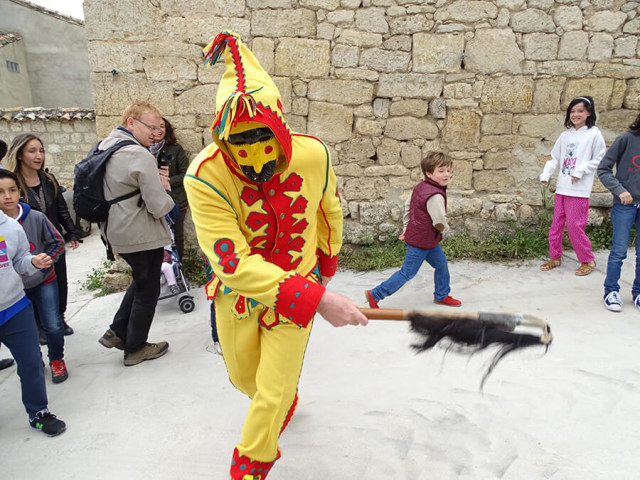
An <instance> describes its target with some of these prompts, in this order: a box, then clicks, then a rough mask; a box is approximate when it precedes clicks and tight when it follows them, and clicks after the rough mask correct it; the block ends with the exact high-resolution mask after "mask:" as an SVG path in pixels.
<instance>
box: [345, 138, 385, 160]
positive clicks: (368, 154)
mask: <svg viewBox="0 0 640 480" xmlns="http://www.w3.org/2000/svg"><path fill="white" fill-rule="evenodd" d="M375 154H376V149H375V147H374V146H373V141H372V140H371V138H370V137H357V138H353V139H351V140H347V141H346V142H344V143H343V144H341V145H340V151H339V153H338V155H339V157H340V163H361V162H365V161H367V160H370V159H371V158H372V157H374V156H375Z"/></svg>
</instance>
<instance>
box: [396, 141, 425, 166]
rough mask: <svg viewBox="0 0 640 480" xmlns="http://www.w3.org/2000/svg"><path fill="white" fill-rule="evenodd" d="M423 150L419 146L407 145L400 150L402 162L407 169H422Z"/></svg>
mask: <svg viewBox="0 0 640 480" xmlns="http://www.w3.org/2000/svg"><path fill="white" fill-rule="evenodd" d="M421 161H422V150H421V149H420V147H419V146H417V145H413V144H411V143H407V144H405V145H403V146H402V149H401V150H400V162H401V163H402V165H404V166H405V167H407V168H416V167H418V168H419V167H420V162H421Z"/></svg>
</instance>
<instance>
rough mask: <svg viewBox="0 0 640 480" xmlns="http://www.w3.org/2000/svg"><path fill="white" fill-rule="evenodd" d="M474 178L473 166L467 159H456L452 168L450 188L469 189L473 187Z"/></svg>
mask: <svg viewBox="0 0 640 480" xmlns="http://www.w3.org/2000/svg"><path fill="white" fill-rule="evenodd" d="M472 178H473V166H472V165H471V162H467V161H465V160H454V161H453V165H452V168H451V181H450V183H449V185H450V188H452V189H456V190H468V189H470V188H471V180H472Z"/></svg>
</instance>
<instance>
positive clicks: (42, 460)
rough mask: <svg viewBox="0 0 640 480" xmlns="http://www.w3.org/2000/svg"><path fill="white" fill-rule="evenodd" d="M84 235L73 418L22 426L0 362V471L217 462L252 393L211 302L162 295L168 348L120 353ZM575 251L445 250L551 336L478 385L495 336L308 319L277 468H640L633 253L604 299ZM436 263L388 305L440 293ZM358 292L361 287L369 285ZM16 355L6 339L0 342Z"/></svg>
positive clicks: (373, 279) (109, 475) (53, 398)
mask: <svg viewBox="0 0 640 480" xmlns="http://www.w3.org/2000/svg"><path fill="white" fill-rule="evenodd" d="M102 252H103V250H102V246H101V244H100V242H99V240H98V238H97V237H95V236H91V237H89V238H88V239H87V241H86V242H85V243H84V244H83V245H82V246H81V247H80V249H78V250H76V251H70V252H69V258H68V261H69V270H70V275H69V276H70V279H71V282H72V288H71V303H70V306H69V312H68V321H69V323H70V324H71V325H72V326H73V327H74V328H75V330H76V333H75V335H73V336H71V337H67V343H66V355H65V357H66V361H67V365H68V367H69V371H70V377H69V379H68V380H67V381H66V382H65V383H62V384H59V385H53V384H52V383H51V381H50V379H49V378H48V379H47V388H48V392H49V400H50V407H51V410H52V411H53V412H54V413H55V414H57V415H58V416H59V417H60V418H62V419H64V420H65V421H66V422H67V424H68V429H67V432H65V433H64V434H63V435H61V436H60V437H56V438H47V437H45V436H44V435H42V434H41V433H39V432H36V431H35V430H32V429H30V428H29V426H28V425H27V421H26V415H25V413H24V410H23V407H22V404H21V403H20V400H19V382H18V378H17V375H16V373H15V367H13V368H11V369H9V370H4V371H2V372H0V405H2V408H1V409H0V478H2V479H7V480H9V479H20V480H22V479H29V480H38V479H43V480H44V479H66V480H74V479H78V480H80V479H82V480H86V479H105V480H107V479H108V480H111V479H143V478H144V479H161V480H162V479H172V480H173V479H176V478H185V479H205V478H207V479H215V480H220V479H225V480H226V478H227V475H226V473H227V471H228V464H229V459H230V455H231V451H232V449H233V446H234V445H235V443H236V442H237V440H238V438H239V433H240V428H241V425H242V421H243V418H244V414H245V411H246V408H247V406H248V400H247V399H245V398H244V397H243V396H242V395H241V394H240V393H238V392H237V391H236V390H234V388H233V387H232V386H231V385H230V384H229V382H228V380H227V376H226V372H225V368H224V363H223V359H222V358H221V357H220V356H218V355H215V354H213V353H211V352H210V351H209V349H208V347H210V345H211V340H210V336H209V327H208V304H207V302H206V299H205V298H204V293H203V291H202V289H197V290H195V291H194V294H195V296H196V309H195V311H194V312H192V313H190V314H183V313H181V312H180V310H179V308H178V306H177V303H176V302H175V300H165V301H162V302H161V303H160V305H159V307H158V310H157V315H156V319H155V320H154V324H153V327H152V330H151V337H150V340H151V341H158V340H168V341H169V342H170V344H171V347H170V351H169V353H168V354H167V355H166V356H164V357H163V358H161V359H158V360H156V361H152V362H145V363H143V364H140V365H138V366H135V367H131V368H124V367H123V365H122V354H121V353H120V352H118V351H115V350H107V349H105V348H103V347H101V346H100V345H99V344H98V343H97V339H98V338H99V336H100V335H101V334H102V333H103V332H104V330H105V329H106V327H107V326H108V324H109V323H110V321H111V318H112V316H113V313H114V312H115V310H116V307H117V305H118V303H119V301H120V298H121V294H113V295H109V296H107V297H102V298H93V297H92V295H91V294H90V293H89V292H86V291H83V290H82V289H81V288H80V287H79V285H78V282H81V281H83V280H84V279H86V276H87V274H88V273H89V272H90V271H91V269H92V268H95V267H97V266H99V265H100V264H101V263H102V260H103V256H102ZM572 254H573V253H572V252H569V255H568V256H567V257H565V260H564V264H563V266H562V267H561V268H559V269H556V270H554V271H552V272H547V273H543V272H540V271H539V270H538V265H539V263H540V262H538V261H535V262H524V263H518V264H510V265H488V264H481V263H474V262H455V263H452V264H451V265H450V269H451V276H452V287H453V292H452V293H453V294H454V295H455V296H457V297H458V298H460V299H461V300H462V301H463V302H464V304H463V306H462V308H461V309H464V310H468V311H507V312H528V313H532V314H536V315H538V316H540V317H543V318H544V319H546V320H547V321H548V322H549V323H550V324H551V326H552V328H553V333H554V336H555V340H554V343H553V346H552V348H551V349H550V351H549V353H548V354H547V355H543V354H542V350H541V349H532V350H530V351H528V352H524V353H519V354H514V355H512V356H510V357H507V358H506V359H505V360H504V361H503V362H502V363H501V364H500V365H499V366H498V367H497V369H496V370H495V373H494V374H493V375H492V376H491V377H490V378H489V380H488V382H487V384H486V385H485V388H484V392H481V391H480V390H479V382H480V378H481V376H482V373H483V371H484V369H485V368H486V366H487V364H488V361H489V360H490V358H491V355H490V354H489V353H483V354H477V355H475V356H474V357H471V358H469V357H466V356H460V355H458V354H455V353H448V354H447V355H446V356H445V355H444V351H443V350H442V349H438V350H436V351H433V352H428V353H423V354H418V355H416V354H415V353H414V352H413V351H412V350H411V348H410V345H411V343H412V342H413V341H415V337H414V335H413V334H411V333H409V332H408V328H407V325H406V324H405V323H394V322H383V321H376V322H372V323H371V324H370V326H368V327H366V328H342V329H334V328H332V327H330V326H329V325H328V324H327V323H326V322H325V321H324V320H322V318H320V317H319V318H318V319H317V320H316V324H315V325H314V329H313V333H312V336H311V341H310V344H309V348H308V351H307V355H306V360H305V366H304V370H303V375H302V380H301V384H300V405H299V408H298V410H297V413H296V416H295V417H294V419H293V421H292V423H291V424H290V426H289V427H288V429H287V431H286V433H285V434H284V436H283V438H282V439H281V443H280V447H281V449H282V452H283V457H282V459H281V460H280V461H278V463H277V464H276V466H275V468H274V470H273V473H271V474H270V475H269V479H270V480H316V479H318V480H320V479H321V480H326V479H331V480H334V479H335V480H343V479H345V480H347V479H348V480H351V479H356V478H367V479H372V480H409V479H411V480H418V479H420V480H422V479H425V480H426V479H497V478H501V479H538V478H540V479H542V478H544V479H591V478H597V479H635V478H639V476H640V474H639V473H638V472H639V471H640V457H639V456H638V455H637V452H638V449H640V435H639V434H638V427H639V426H640V413H639V409H638V405H639V404H640V403H639V402H640V362H639V358H640V355H639V353H638V347H637V345H638V342H639V340H640V312H639V311H637V309H636V308H635V307H634V306H633V304H632V303H631V298H630V292H629V290H630V281H631V280H632V275H633V267H632V266H631V263H632V261H631V260H630V261H628V263H629V264H628V265H626V266H625V268H624V270H623V290H622V296H623V300H624V301H625V302H626V303H625V309H624V311H623V312H622V313H618V314H615V313H610V312H608V311H606V310H605V309H604V308H603V306H602V299H601V292H602V281H603V277H604V274H603V272H604V270H605V266H606V255H607V252H599V253H598V254H597V260H598V270H597V271H596V272H594V273H593V274H592V275H590V276H588V277H584V278H577V277H575V276H574V274H573V272H574V270H575V268H576V262H575V261H574V260H571V258H570V257H571V256H572ZM391 272H392V271H386V272H371V273H366V274H364V273H352V272H343V273H340V274H339V275H337V276H336V278H335V280H334V282H333V283H332V285H331V288H332V289H333V290H335V291H339V292H342V293H343V294H345V295H348V296H350V297H352V298H353V299H355V300H357V301H362V298H363V295H362V291H363V290H364V289H365V288H369V287H372V286H374V285H375V284H376V283H378V282H379V281H381V280H383V279H384V278H386V277H387V276H388V275H389V274H390V273H391ZM431 291H432V280H431V272H430V270H429V268H428V267H427V266H425V267H423V269H422V270H421V272H420V274H419V275H418V277H416V278H415V279H414V280H413V281H412V282H411V283H410V284H409V285H407V286H405V287H404V288H403V289H402V290H401V291H400V292H398V293H397V294H396V295H395V296H393V297H391V298H389V299H387V300H386V301H384V302H382V306H384V307H391V308H421V309H446V307H441V306H436V305H433V304H432V303H431V299H432V296H431ZM362 304H363V302H362ZM5 356H8V352H7V350H6V349H2V350H0V357H5Z"/></svg>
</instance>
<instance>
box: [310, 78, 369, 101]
mask: <svg viewBox="0 0 640 480" xmlns="http://www.w3.org/2000/svg"><path fill="white" fill-rule="evenodd" d="M307 97H308V98H309V100H314V101H319V102H329V103H339V104H343V105H360V104H364V103H370V102H371V101H372V100H373V85H370V84H369V83H367V82H362V81H356V80H311V81H310V82H309V91H308V93H307Z"/></svg>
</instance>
